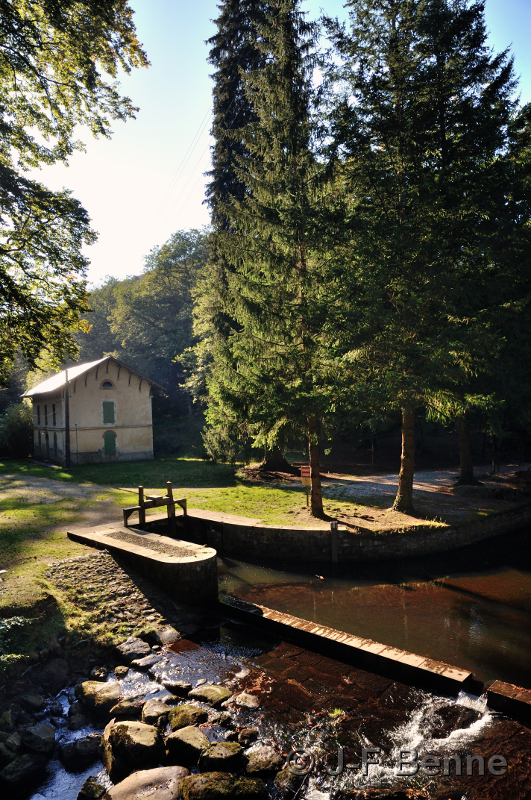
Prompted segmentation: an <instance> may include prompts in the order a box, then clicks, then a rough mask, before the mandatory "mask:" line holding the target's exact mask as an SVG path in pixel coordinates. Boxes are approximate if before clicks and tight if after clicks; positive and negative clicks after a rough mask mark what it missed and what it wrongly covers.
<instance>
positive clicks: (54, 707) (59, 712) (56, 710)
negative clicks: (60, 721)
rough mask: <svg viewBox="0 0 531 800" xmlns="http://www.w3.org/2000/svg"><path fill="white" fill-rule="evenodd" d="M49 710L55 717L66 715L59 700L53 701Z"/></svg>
mask: <svg viewBox="0 0 531 800" xmlns="http://www.w3.org/2000/svg"><path fill="white" fill-rule="evenodd" d="M48 712H49V713H50V714H52V715H53V716H54V717H62V716H64V711H63V706H62V705H61V703H60V702H59V700H54V701H53V703H50V705H49V706H48Z"/></svg>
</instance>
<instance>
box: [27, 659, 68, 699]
mask: <svg viewBox="0 0 531 800" xmlns="http://www.w3.org/2000/svg"><path fill="white" fill-rule="evenodd" d="M29 674H30V676H32V679H33V682H34V684H35V685H37V686H40V687H42V688H43V689H46V691H47V692H49V693H50V694H57V693H58V692H60V691H61V689H64V687H65V686H66V684H67V683H68V676H69V675H70V667H69V666H68V661H65V660H64V658H52V660H51V661H48V663H47V664H44V665H43V666H42V667H40V668H39V670H38V671H37V670H33V672H30V673H29Z"/></svg>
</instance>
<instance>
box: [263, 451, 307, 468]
mask: <svg viewBox="0 0 531 800" xmlns="http://www.w3.org/2000/svg"><path fill="white" fill-rule="evenodd" d="M260 472H291V473H292V474H295V473H297V474H298V470H296V469H295V468H294V467H292V466H291V464H290V463H289V461H286V459H285V458H284V456H283V455H282V452H281V450H280V447H273V449H272V450H269V451H267V450H265V455H264V460H263V461H262V463H261V464H260Z"/></svg>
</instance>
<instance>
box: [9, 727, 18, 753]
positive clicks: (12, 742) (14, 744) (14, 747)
mask: <svg viewBox="0 0 531 800" xmlns="http://www.w3.org/2000/svg"><path fill="white" fill-rule="evenodd" d="M21 745H22V736H21V735H20V733H19V732H18V731H15V732H14V733H12V734H11V736H8V737H7V739H6V747H7V748H8V749H9V750H11V751H12V752H13V753H18V751H19V750H20V747H21Z"/></svg>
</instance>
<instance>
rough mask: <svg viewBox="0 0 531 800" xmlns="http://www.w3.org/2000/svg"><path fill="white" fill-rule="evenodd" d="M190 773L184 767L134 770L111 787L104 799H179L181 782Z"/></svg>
mask: <svg viewBox="0 0 531 800" xmlns="http://www.w3.org/2000/svg"><path fill="white" fill-rule="evenodd" d="M187 775H188V770H187V769H185V768H184V767H158V768H157V769H147V770H142V771H141V772H134V773H133V774H132V775H130V776H129V777H128V778H126V779H125V780H123V781H122V782H121V783H118V784H117V785H116V786H113V787H112V789H109V791H108V792H107V794H106V795H105V796H104V800H145V798H146V799H147V798H149V800H178V798H179V784H180V783H181V781H182V780H183V778H185V777H186V776H187Z"/></svg>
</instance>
